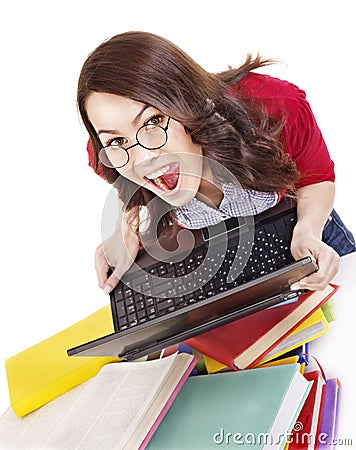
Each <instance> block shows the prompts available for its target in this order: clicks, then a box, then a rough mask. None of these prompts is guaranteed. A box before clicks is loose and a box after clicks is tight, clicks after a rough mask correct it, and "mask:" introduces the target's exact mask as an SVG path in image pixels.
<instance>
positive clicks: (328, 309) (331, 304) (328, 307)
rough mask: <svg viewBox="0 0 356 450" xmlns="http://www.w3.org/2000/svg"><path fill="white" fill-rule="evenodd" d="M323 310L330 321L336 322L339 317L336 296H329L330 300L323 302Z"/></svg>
mask: <svg viewBox="0 0 356 450" xmlns="http://www.w3.org/2000/svg"><path fill="white" fill-rule="evenodd" d="M321 310H322V311H323V313H324V316H325V318H326V320H327V321H328V322H329V323H330V322H334V321H335V320H336V319H337V314H336V307H335V300H334V297H331V298H329V300H327V301H326V302H325V303H323V304H322V305H321Z"/></svg>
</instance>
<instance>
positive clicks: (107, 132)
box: [98, 105, 150, 136]
mask: <svg viewBox="0 0 356 450" xmlns="http://www.w3.org/2000/svg"><path fill="white" fill-rule="evenodd" d="M149 107H150V106H149V105H144V106H143V107H142V108H141V110H140V111H139V112H138V114H137V115H136V116H135V117H134V118H133V120H132V123H133V124H135V125H137V123H138V121H139V120H140V118H141V117H142V114H143V113H144V112H145V111H146V109H147V108H149ZM102 133H105V134H120V131H119V130H101V129H100V130H98V136H99V135H100V134H102Z"/></svg>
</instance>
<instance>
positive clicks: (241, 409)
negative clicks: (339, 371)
mask: <svg viewBox="0 0 356 450" xmlns="http://www.w3.org/2000/svg"><path fill="white" fill-rule="evenodd" d="M310 386H311V382H308V381H307V380H306V379H305V378H304V376H303V375H302V374H301V373H300V366H299V364H286V365H281V366H271V367H264V368H256V369H250V370H244V371H239V372H225V373H217V374H212V375H200V376H196V377H190V378H189V379H188V380H187V381H186V383H185V384H184V386H183V387H182V389H181V391H180V392H179V394H178V396H177V398H176V399H175V401H174V402H173V404H172V406H171V407H170V409H169V410H168V412H167V414H166V415H165V417H164V418H163V420H162V422H161V424H160V425H159V427H158V428H157V430H156V432H155V434H154V435H153V436H152V438H151V440H150V441H149V443H148V445H147V447H146V448H147V449H152V450H160V449H162V450H170V449H171V450H172V449H174V450H181V449H189V450H194V449H204V450H207V449H210V448H211V449H215V450H216V449H217V448H235V447H236V448H237V447H238V448H248V449H249V450H255V449H263V448H269V449H271V448H273V449H283V448H284V445H285V442H286V440H287V438H288V433H290V432H291V430H292V429H293V426H294V424H295V422H296V419H297V417H298V414H299V412H300V410H301V408H302V406H303V404H304V401H305V399H306V397H307V395H308V392H309V390H310Z"/></svg>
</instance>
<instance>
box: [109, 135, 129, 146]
mask: <svg viewBox="0 0 356 450" xmlns="http://www.w3.org/2000/svg"><path fill="white" fill-rule="evenodd" d="M123 145H125V139H124V138H123V137H116V138H114V139H111V140H110V141H109V142H108V144H107V146H109V147H113V148H118V147H122V146H123Z"/></svg>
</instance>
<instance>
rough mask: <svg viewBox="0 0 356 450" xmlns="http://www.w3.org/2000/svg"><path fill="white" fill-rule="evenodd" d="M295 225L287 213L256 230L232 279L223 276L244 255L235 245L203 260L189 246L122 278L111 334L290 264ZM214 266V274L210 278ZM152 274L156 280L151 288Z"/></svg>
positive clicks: (203, 252) (203, 253)
mask: <svg viewBox="0 0 356 450" xmlns="http://www.w3.org/2000/svg"><path fill="white" fill-rule="evenodd" d="M295 221H296V216H295V213H293V212H291V213H290V214H289V215H287V216H284V217H283V218H281V219H278V220H277V221H274V222H273V223H267V224H266V225H260V226H257V227H256V229H255V239H254V242H253V243H250V246H249V249H250V248H251V244H252V249H251V254H250V257H249V259H248V262H247V264H246V265H245V267H244V268H243V270H242V271H241V267H239V266H238V264H237V265H236V263H235V265H236V274H235V279H234V280H233V281H231V279H230V278H227V276H228V274H229V272H230V268H231V265H232V263H233V261H234V260H235V257H236V254H238V256H237V257H238V258H239V257H240V258H241V254H243V252H244V248H242V247H241V246H240V247H239V246H238V245H237V244H235V245H231V246H230V245H228V248H227V250H226V252H224V254H222V253H221V254H220V253H219V252H216V253H213V254H211V251H209V254H208V256H207V252H208V249H207V246H205V245H203V246H201V247H197V248H194V249H193V250H192V252H191V253H190V255H189V256H188V257H187V258H185V259H184V260H182V261H179V262H175V263H172V262H160V263H157V264H155V265H153V266H151V267H148V268H146V269H145V271H146V273H145V272H143V273H139V274H138V275H137V276H132V275H131V276H128V277H127V278H125V277H123V281H124V282H122V281H121V282H120V283H119V284H118V286H117V287H116V288H115V289H114V290H113V292H112V293H111V296H110V297H111V308H112V314H113V319H114V327H115V331H123V330H126V329H128V328H132V327H135V326H137V325H139V324H142V323H145V322H147V321H149V320H152V319H155V318H156V317H159V316H162V315H166V314H168V313H170V312H173V311H175V310H177V309H181V308H184V307H187V306H189V305H191V304H194V303H197V302H199V301H201V300H204V299H206V298H210V297H213V296H214V295H217V294H220V293H223V292H227V291H229V290H230V289H233V288H235V287H237V286H240V285H242V284H244V283H247V282H248V281H252V280H254V279H256V278H257V277H260V276H262V275H265V274H267V273H270V272H273V271H275V270H277V269H280V268H281V267H284V266H285V265H286V264H288V263H290V262H293V261H294V258H293V257H292V255H291V253H290V249H289V246H290V242H291V237H292V230H293V228H294V225H295ZM239 255H240V256H239ZM242 259H243V258H242ZM237 261H238V260H237ZM215 267H216V269H218V270H217V271H216V270H215V271H216V273H215V274H214V275H213V276H212V272H214V270H212V269H214V268H215ZM192 272H194V276H192V275H190V274H191V273H192ZM230 275H231V274H230ZM232 275H233V276H234V274H232ZM152 276H154V277H160V280H158V282H157V281H155V283H154V284H152V280H151V278H152Z"/></svg>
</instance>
